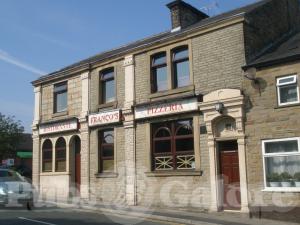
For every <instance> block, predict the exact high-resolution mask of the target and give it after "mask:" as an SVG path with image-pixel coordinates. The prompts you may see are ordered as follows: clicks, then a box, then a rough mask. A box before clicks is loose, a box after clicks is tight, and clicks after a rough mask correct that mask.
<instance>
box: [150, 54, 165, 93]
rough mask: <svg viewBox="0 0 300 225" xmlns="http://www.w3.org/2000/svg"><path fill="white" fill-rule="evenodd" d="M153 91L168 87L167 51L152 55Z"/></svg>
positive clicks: (163, 89)
mask: <svg viewBox="0 0 300 225" xmlns="http://www.w3.org/2000/svg"><path fill="white" fill-rule="evenodd" d="M151 72H152V77H151V78H152V92H157V91H165V90H167V89H168V71H167V57H166V53H165V52H163V53H159V54H156V55H154V56H152V65H151Z"/></svg>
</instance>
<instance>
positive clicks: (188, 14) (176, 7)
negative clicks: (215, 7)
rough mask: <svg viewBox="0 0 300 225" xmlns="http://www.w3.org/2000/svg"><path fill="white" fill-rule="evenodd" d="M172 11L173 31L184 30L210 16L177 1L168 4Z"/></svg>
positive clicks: (180, 0)
mask: <svg viewBox="0 0 300 225" xmlns="http://www.w3.org/2000/svg"><path fill="white" fill-rule="evenodd" d="M167 7H168V8H169V9H170V11H171V20H172V31H178V30H180V29H184V28H186V27H188V26H190V25H193V24H195V23H197V22H199V21H201V20H203V19H205V18H208V17H209V16H208V15H206V14H205V13H203V12H201V11H199V10H198V9H196V8H195V7H193V6H191V5H189V4H187V3H186V2H184V1H182V0H175V1H173V2H170V3H169V4H167Z"/></svg>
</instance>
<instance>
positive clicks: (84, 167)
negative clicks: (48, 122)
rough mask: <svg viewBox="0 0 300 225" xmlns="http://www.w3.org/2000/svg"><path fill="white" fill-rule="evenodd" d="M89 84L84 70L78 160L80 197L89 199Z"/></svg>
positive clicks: (87, 73)
mask: <svg viewBox="0 0 300 225" xmlns="http://www.w3.org/2000/svg"><path fill="white" fill-rule="evenodd" d="M89 86H90V73H89V72H85V73H82V74H81V99H82V100H81V115H80V118H79V123H80V137H81V152H80V155H81V160H80V163H81V165H80V169H81V171H80V173H81V185H80V197H81V198H82V199H85V200H88V199H89V188H90V173H89V168H90V141H89V140H90V135H89V126H88V118H87V116H88V114H89V105H90V104H89Z"/></svg>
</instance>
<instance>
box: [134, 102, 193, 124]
mask: <svg viewBox="0 0 300 225" xmlns="http://www.w3.org/2000/svg"><path fill="white" fill-rule="evenodd" d="M197 109H198V101H197V99H196V98H192V99H184V100H179V101H173V102H167V103H159V104H156V105H147V106H139V107H136V108H135V118H136V119H142V118H148V117H156V116H164V115H169V114H178V113H184V112H189V111H195V110H197Z"/></svg>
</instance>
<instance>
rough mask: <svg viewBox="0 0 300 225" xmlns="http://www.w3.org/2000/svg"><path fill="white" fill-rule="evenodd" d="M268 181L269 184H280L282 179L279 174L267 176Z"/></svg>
mask: <svg viewBox="0 0 300 225" xmlns="http://www.w3.org/2000/svg"><path fill="white" fill-rule="evenodd" d="M267 181H268V182H280V181H281V177H280V175H279V174H278V173H271V174H268V175H267Z"/></svg>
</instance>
